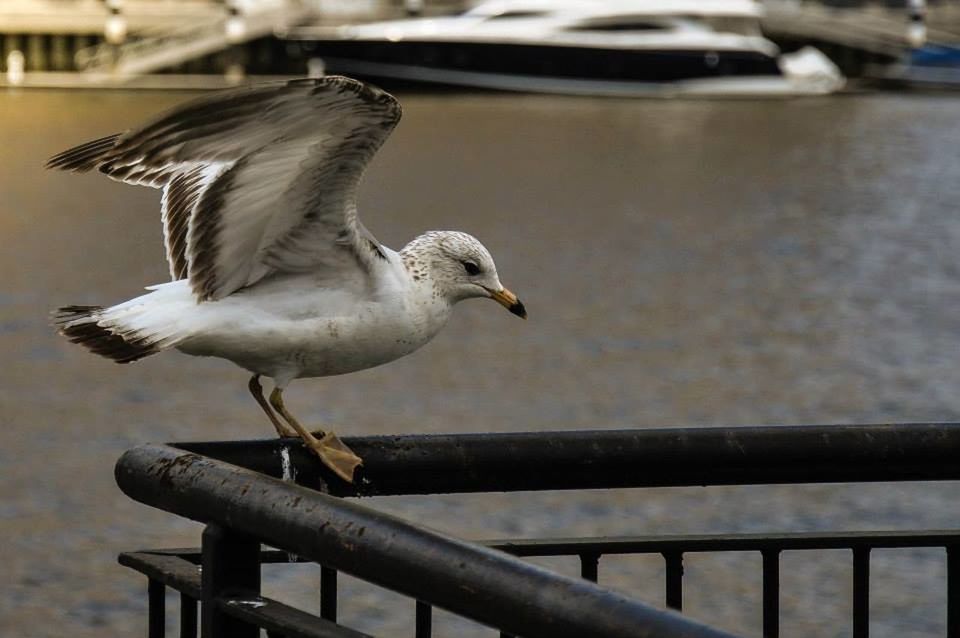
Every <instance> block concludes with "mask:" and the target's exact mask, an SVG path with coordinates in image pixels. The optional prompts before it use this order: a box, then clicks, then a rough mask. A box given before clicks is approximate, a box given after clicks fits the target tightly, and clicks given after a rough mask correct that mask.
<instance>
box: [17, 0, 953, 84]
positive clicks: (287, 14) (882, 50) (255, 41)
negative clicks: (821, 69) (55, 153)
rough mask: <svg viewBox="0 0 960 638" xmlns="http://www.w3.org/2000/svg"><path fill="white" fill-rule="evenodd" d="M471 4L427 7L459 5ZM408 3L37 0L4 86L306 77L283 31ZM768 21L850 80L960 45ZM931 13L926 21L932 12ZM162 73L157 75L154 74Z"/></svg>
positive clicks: (820, 21) (894, 31) (889, 31)
mask: <svg viewBox="0 0 960 638" xmlns="http://www.w3.org/2000/svg"><path fill="white" fill-rule="evenodd" d="M462 4H463V3H462V2H460V1H459V0H437V2H434V3H430V2H427V3H425V9H426V11H427V12H428V13H438V12H447V13H449V12H452V11H455V10H456V9H457V7H458V5H462ZM402 13H403V10H402V3H400V2H385V1H380V0H362V1H361V0H357V1H356V2H352V3H344V2H336V1H334V0H263V1H261V2H242V1H241V0H222V1H219V2H214V1H211V0H177V1H176V2H155V1H153V0H106V1H104V0H70V1H69V2H66V1H65V0H27V1H26V2H18V3H5V4H4V5H2V6H0V86H2V85H24V86H76V87H96V86H109V85H121V86H129V87H133V86H137V87H150V86H163V87H170V86H183V87H185V88H199V87H211V86H219V85H223V84H228V85H229V84H235V83H237V82H239V81H241V80H242V79H243V77H244V76H245V75H246V74H248V73H249V74H255V75H290V74H292V75H303V74H305V73H307V71H308V70H307V69H306V68H305V66H304V64H305V63H304V61H303V60H291V59H290V58H289V56H288V55H287V53H286V51H285V49H284V46H283V43H282V42H281V41H280V40H279V39H278V38H276V37H274V34H275V33H279V32H283V31H286V30H289V29H290V28H292V27H297V26H303V25H311V26H316V25H332V24H342V23H344V22H358V21H364V20H371V19H384V18H389V17H400V15H402ZM764 13H765V15H764V18H763V20H762V22H761V27H762V30H763V33H764V35H765V36H767V37H768V38H770V39H771V40H773V41H774V42H776V43H777V44H778V45H779V46H780V47H781V48H782V49H783V50H784V51H793V50H797V49H800V48H802V47H804V46H813V47H816V48H818V49H820V50H821V51H822V52H823V53H825V54H826V55H827V56H828V57H830V58H831V59H832V60H833V62H834V63H835V64H837V66H838V67H840V69H841V71H842V72H843V73H844V75H846V76H847V77H851V78H857V77H862V76H865V75H869V74H871V73H875V72H876V70H877V69H878V68H879V69H884V68H885V67H893V66H894V65H897V64H898V63H900V62H902V61H903V60H905V59H906V58H907V57H908V56H909V53H910V51H911V50H913V49H914V48H915V47H916V46H918V42H919V39H918V35H922V38H923V40H924V41H926V42H930V43H933V44H955V43H957V42H960V9H954V8H952V7H949V6H939V5H933V6H931V7H930V8H929V9H927V10H925V11H924V12H920V13H918V12H917V11H916V10H914V11H913V12H912V13H911V11H909V10H908V8H907V6H906V4H905V6H904V7H902V8H889V7H882V6H879V5H877V4H864V5H861V6H854V7H843V8H838V7H834V6H829V5H826V4H822V3H814V2H799V1H791V0H768V1H767V2H765V3H764ZM924 15H926V16H927V17H928V18H929V19H928V20H926V21H924V20H923V16H924ZM158 73H160V74H163V77H162V78H151V77H149V76H151V75H153V74H158Z"/></svg>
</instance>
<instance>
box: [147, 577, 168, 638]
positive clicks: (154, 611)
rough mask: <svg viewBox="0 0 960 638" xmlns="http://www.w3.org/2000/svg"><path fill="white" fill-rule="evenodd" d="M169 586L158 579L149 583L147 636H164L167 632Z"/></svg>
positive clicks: (161, 637) (155, 637)
mask: <svg viewBox="0 0 960 638" xmlns="http://www.w3.org/2000/svg"><path fill="white" fill-rule="evenodd" d="M166 594H167V588H166V586H165V585H164V584H163V583H161V582H160V581H158V580H153V579H152V578H151V579H150V582H149V583H148V584H147V636H148V637H149V638H163V636H164V634H166V633H167V628H166V624H167V605H166V598H167V595H166Z"/></svg>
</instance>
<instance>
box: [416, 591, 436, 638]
mask: <svg viewBox="0 0 960 638" xmlns="http://www.w3.org/2000/svg"><path fill="white" fill-rule="evenodd" d="M432 635H433V607H431V606H430V605H429V604H428V603H424V602H421V601H419V600H418V601H417V610H416V628H415V632H414V636H416V638H430V636H432Z"/></svg>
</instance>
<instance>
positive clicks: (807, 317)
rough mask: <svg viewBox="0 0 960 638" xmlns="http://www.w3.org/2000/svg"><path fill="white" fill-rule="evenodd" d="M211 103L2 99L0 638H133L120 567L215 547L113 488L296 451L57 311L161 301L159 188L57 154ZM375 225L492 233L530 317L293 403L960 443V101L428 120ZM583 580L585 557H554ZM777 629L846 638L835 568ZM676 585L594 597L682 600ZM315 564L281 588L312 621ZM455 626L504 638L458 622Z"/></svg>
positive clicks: (624, 569)
mask: <svg viewBox="0 0 960 638" xmlns="http://www.w3.org/2000/svg"><path fill="white" fill-rule="evenodd" d="M186 97H188V94H184V93H173V92H171V93H167V94H161V93H128V92H103V93H99V92H92V91H91V92H68V91H62V92H61V91H35V92H31V91H22V92H6V93H0V122H2V124H0V158H2V166H3V171H2V173H0V195H2V196H0V237H2V240H3V249H2V251H0V272H2V273H3V280H2V285H0V357H2V360H3V362H4V365H3V366H2V367H0V425H2V427H0V467H2V471H0V529H2V532H3V539H4V541H3V543H2V544H0V563H2V564H3V572H4V577H3V578H2V584H0V634H2V635H4V636H26V635H29V636H31V637H32V638H41V637H45V636H51V637H53V636H57V637H59V636H64V635H70V636H76V637H93V636H97V637H100V636H120V635H142V633H143V632H144V627H145V613H144V612H145V600H146V596H145V586H144V582H143V581H142V578H141V577H140V576H138V575H136V574H133V573H132V572H129V571H127V570H125V569H124V568H121V567H119V566H117V564H116V561H115V557H116V554H117V553H118V552H119V551H122V550H129V549H136V548H143V547H164V546H169V547H177V546H189V545H195V544H197V543H198V542H199V527H198V526H196V525H194V524H193V523H189V522H185V521H179V520H177V519H174V518H173V517H170V516H167V515H164V514H161V513H160V512H158V511H154V510H151V509H148V508H146V507H143V506H140V505H137V504H135V503H133V502H131V501H130V500H128V499H127V498H126V497H124V496H123V495H122V494H121V493H120V492H119V490H117V488H116V487H115V486H114V483H113V476H112V467H113V463H114V461H115V460H116V458H117V457H118V456H119V454H120V453H121V452H122V451H123V450H124V449H127V448H129V447H132V446H134V445H136V444H138V443H141V442H145V441H171V440H189V439H203V440H210V439H242V438H256V437H263V436H267V435H269V434H271V433H272V431H273V430H272V428H271V427H270V426H269V424H268V423H267V422H266V421H265V420H264V418H263V416H262V414H261V413H260V412H259V410H258V409H257V407H256V406H255V405H254V404H253V402H252V400H251V399H250V398H249V397H248V396H247V394H246V387H245V383H246V374H245V373H244V372H242V371H241V370H239V369H237V368H234V367H233V366H232V365H231V364H228V363H225V362H220V361H216V360H198V359H191V358H189V357H186V356H184V355H180V354H176V353H168V354H164V355H161V356H157V357H154V358H150V359H148V360H146V361H143V362H141V363H138V364H137V365H133V366H117V365H114V364H112V363H109V362H107V361H104V360H101V359H98V358H95V357H92V356H90V355H88V354H87V353H85V352H83V351H82V350H80V349H78V348H76V347H74V346H71V345H70V344H68V343H65V342H64V341H62V340H60V339H58V338H57V337H55V335H53V333H52V331H51V329H50V328H49V327H48V326H47V319H46V315H47V312H48V310H49V309H50V308H52V307H55V306H57V305H60V304H65V303H111V302H116V301H119V300H122V299H124V298H126V297H128V296H132V295H134V294H136V293H137V291H138V290H139V289H140V288H141V287H142V286H144V285H146V284H151V283H157V282H160V281H163V280H164V278H165V273H166V269H165V266H164V264H163V256H162V248H161V243H160V235H159V221H158V217H159V215H158V199H159V198H158V194H157V193H156V192H155V191H150V190H148V189H138V188H133V187H129V186H125V185H122V184H115V183H112V182H109V181H108V180H106V179H104V178H102V177H100V176H96V175H87V176H75V175H64V174H52V173H45V172H43V171H42V170H41V164H42V162H43V160H44V159H45V158H46V157H47V156H49V155H51V154H53V153H55V152H57V151H60V150H62V149H64V148H66V147H68V146H71V145H73V144H77V143H80V142H83V141H86V140H88V139H92V138H94V137H97V136H101V135H105V134H108V133H112V132H114V131H116V130H119V129H122V128H125V127H126V126H128V125H131V124H134V123H136V122H138V121H139V120H141V119H142V118H144V117H145V116H147V115H149V114H151V113H153V112H155V111H157V110H158V109H161V108H163V107H166V106H169V105H172V104H174V103H176V102H178V101H181V100H183V99H185V98H186ZM401 97H402V98H403V103H404V108H405V116H404V120H403V122H402V123H401V125H400V127H399V128H398V130H397V131H396V133H395V134H394V136H393V138H392V139H391V140H390V142H389V143H388V144H387V146H386V147H385V148H384V150H383V151H382V153H381V155H380V156H379V157H378V159H377V160H376V162H375V163H374V165H373V166H372V167H371V169H370V171H369V173H368V178H367V180H366V182H365V184H364V187H363V194H362V215H363V217H364V220H365V222H366V224H367V225H368V226H369V227H370V228H371V229H372V230H373V232H374V233H375V234H376V235H377V236H378V237H379V238H380V239H381V240H382V241H384V242H385V243H387V244H388V245H390V246H393V247H395V248H399V247H401V246H402V245H403V244H404V243H405V242H406V241H408V240H409V239H410V238H412V237H413V236H414V235H415V234H417V233H419V232H420V231H422V230H426V229H433V228H455V229H462V230H466V231H469V232H472V233H474V234H476V235H477V236H478V237H480V238H481V239H482V240H483V241H484V242H485V243H486V245H487V246H488V247H489V248H490V250H491V251H492V253H493V254H494V256H495V257H496V259H497V262H498V268H499V271H500V274H501V278H502V279H503V281H504V282H505V283H506V284H507V286H508V287H510V288H512V289H514V290H515V291H517V292H518V293H519V294H520V295H521V297H522V298H523V299H524V301H525V302H526V304H527V307H528V309H529V311H530V321H528V322H521V321H518V320H516V318H515V317H513V316H511V315H509V314H508V313H506V312H503V311H502V309H501V308H500V307H499V306H496V305H495V304H492V303H489V302H481V301H474V302H470V303H467V304H463V305H462V306H461V307H459V308H458V309H457V312H456V313H455V316H454V319H453V321H451V324H450V326H448V328H447V329H446V330H445V331H444V332H443V333H442V334H441V335H440V336H439V337H438V338H437V339H436V340H435V341H434V342H433V343H432V344H430V345H428V346H427V347H426V348H424V349H423V350H421V351H420V352H418V353H416V354H414V355H412V356H410V357H408V358H406V359H404V360H401V361H398V362H395V363H392V364H390V365H387V366H385V367H382V368H379V369H375V370H369V371H366V372H362V373H357V374H354V375H350V376H346V377H340V378H333V379H321V380H306V381H300V382H297V383H295V384H294V386H293V388H292V389H291V390H290V391H289V392H288V394H287V397H288V404H289V405H290V407H291V408H292V409H293V410H295V411H296V412H298V413H299V414H300V415H302V418H303V419H304V420H305V421H308V422H325V423H335V424H338V428H339V430H340V432H341V433H350V434H380V433H395V432H396V433H402V432H446V431H464V432H466V431H489V430H498V431H519V430H538V429H572V428H616V427H647V426H661V425H711V424H717V425H719V424H794V423H814V422H815V423H830V422H837V423H856V422H878V421H925V420H958V419H960V391H958V390H960V367H958V366H957V359H958V356H957V355H958V349H957V344H958V343H960V313H958V309H960V278H958V274H960V272H958V270H960V258H958V252H960V250H958V249H960V221H958V215H957V207H958V206H957V202H958V201H960V160H958V154H960V153H958V150H957V149H958V148H960V118H958V114H960V99H958V98H952V97H944V96H917V95H913V96H896V95H873V96H841V97H829V98H818V99H808V100H801V101H794V102H788V101H766V102H753V101H716V102H712V101H690V102H653V101H628V100H615V99H602V100H594V99H561V98H550V97H518V96H500V95H480V96H471V95H414V94H411V95H403V96H401ZM956 493H957V485H956V484H936V485H924V484H905V485H898V486H889V485H868V486H861V487H854V486H847V485H828V486H801V487H752V488H750V487H730V488H712V489H693V488H690V489H657V490H614V491H609V492H590V493H584V494H567V493H562V494H561V493H545V494H533V495H474V496H456V497H430V498H421V497H417V498H392V499H377V500H374V501H367V503H368V504H372V505H375V506H377V507H381V508H384V509H387V510H389V511H392V512H394V513H397V514H399V515H401V516H405V517H408V518H412V519H416V520H421V521H426V522H428V523H429V524H431V525H432V526H434V527H436V528H440V529H443V530H447V531H451V532H453V533H456V534H462V535H465V536H469V537H504V536H534V535H543V536H576V535H590V534H642V533H667V532H669V533H674V532H735V531H787V530H826V529H898V528H955V527H957V526H958V514H960V505H958V501H957V498H956ZM543 563H544V564H546V565H549V566H551V567H555V568H557V569H560V570H561V571H565V572H568V573H574V572H575V571H576V566H575V565H574V564H573V562H572V561H571V562H569V563H567V562H564V561H543ZM783 573H784V585H783V624H782V626H783V635H785V636H797V637H801V636H809V635H818V636H846V635H848V634H849V631H850V627H849V620H848V619H849V613H850V593H849V592H850V588H849V585H848V583H849V578H850V566H849V561H848V557H846V556H845V555H843V554H842V553H837V554H835V553H829V552H827V553H823V554H819V555H813V556H812V555H809V554H805V555H802V556H798V555H795V554H790V553H787V554H785V555H784V566H783ZM873 574H874V588H875V596H874V600H873V607H872V610H873V619H874V620H873V627H872V629H873V632H874V633H873V635H877V636H938V635H942V634H943V632H944V630H945V627H944V620H945V612H944V603H945V594H944V588H943V586H944V579H945V566H944V559H943V556H942V553H940V552H937V551H935V550H929V551H927V550H923V551H920V550H914V551H890V552H877V553H876V554H875V556H874V562H873ZM687 576H688V580H687V588H686V603H687V605H686V606H687V610H688V611H689V613H690V614H692V615H694V616H695V617H698V618H701V619H703V620H707V621H710V622H714V623H716V624H718V625H720V626H722V627H724V628H727V629H730V630H734V631H739V632H742V633H744V634H746V635H753V636H757V635H759V633H760V631H759V617H760V597H759V596H760V595H759V583H760V559H759V556H751V555H741V554H734V555H728V556H702V557H701V556H694V557H692V558H691V559H690V560H689V561H688V565H687ZM661 579H662V568H661V564H660V562H659V561H658V560H653V559H649V560H648V559H641V558H630V559H624V560H620V559H617V560H609V561H605V562H602V563H601V580H602V581H604V582H606V583H608V584H611V585H614V586H616V587H619V588H621V589H624V590H626V591H628V592H631V593H633V594H635V595H637V596H640V597H643V598H645V599H647V600H649V601H651V602H653V603H655V604H660V603H661V601H662V585H661V582H662V580H661ZM318 582H319V578H318V574H317V573H316V571H315V570H314V569H313V568H312V567H311V566H297V567H294V568H291V570H280V569H278V568H270V569H268V570H267V572H266V583H267V589H268V591H269V592H270V593H273V594H276V595H277V596H279V597H282V598H284V599H285V600H289V601H292V602H294V603H296V604H300V605H305V606H312V607H313V608H316V607H317V605H318V598H317V595H316V588H317V584H318ZM342 591H343V593H344V599H343V600H342V602H341V617H342V619H343V620H344V621H345V622H346V623H347V624H351V625H353V626H355V627H357V628H360V629H363V630H366V631H369V632H372V633H375V634H378V635H383V636H393V635H411V634H412V630H411V629H410V628H411V625H412V605H411V604H408V603H406V602H404V601H401V600H400V599H399V598H397V597H394V596H393V595H389V594H383V593H381V592H379V591H378V590H376V589H373V588H369V587H366V586H363V585H360V584H358V583H356V582H355V581H350V580H349V579H346V580H345V582H344V583H343V585H342ZM437 625H438V632H437V634H438V635H441V636H475V635H476V636H480V635H493V634H492V633H490V632H489V631H486V630H481V629H479V628H477V627H475V626H473V625H466V624H462V623H458V622H456V621H454V620H451V619H449V618H448V617H447V616H441V617H439V618H438V619H437Z"/></svg>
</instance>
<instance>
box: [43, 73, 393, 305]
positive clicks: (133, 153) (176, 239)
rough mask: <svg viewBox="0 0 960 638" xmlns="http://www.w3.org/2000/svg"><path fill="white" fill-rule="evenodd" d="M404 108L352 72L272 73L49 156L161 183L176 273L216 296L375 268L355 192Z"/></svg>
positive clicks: (55, 163) (376, 247)
mask: <svg viewBox="0 0 960 638" xmlns="http://www.w3.org/2000/svg"><path fill="white" fill-rule="evenodd" d="M400 113H401V111H400V105H399V104H398V103H397V101H396V100H395V99H394V98H393V97H392V96H391V95H389V94H388V93H385V92H383V91H381V90H379V89H376V88H374V87H371V86H369V85H366V84H363V83H361V82H358V81H356V80H352V79H350V78H345V77H338V76H329V77H325V78H322V79H318V80H294V81H291V82H286V83H271V84H265V85H260V86H254V87H251V88H244V89H235V90H228V91H222V92H218V93H214V94H212V95H209V96H205V97H202V98H200V99H197V100H193V101H191V102H188V103H186V104H184V105H181V106H179V107H177V108H175V109H173V110H172V111H170V112H168V113H166V114H164V115H162V116H160V117H158V118H157V119H155V120H153V121H152V122H150V123H148V124H146V125H145V126H142V127H140V128H139V129H134V130H130V131H128V132H126V133H122V134H120V135H112V136H109V137H104V138H101V139H99V140H95V141H93V142H89V143H87V144H84V145H82V146H78V147H76V148H73V149H71V150H68V151H65V152H63V153H60V154H59V155H56V156H54V157H52V158H51V159H50V160H49V161H48V162H47V166H48V167H50V168H60V169H64V170H71V171H77V172H84V171H89V170H92V169H97V170H99V171H101V172H102V173H105V174H106V175H108V176H109V177H111V178H113V179H116V180H119V181H123V182H127V183H131V184H141V185H146V186H152V187H154V188H162V189H163V197H162V218H163V229H164V244H165V246H166V251H167V260H168V262H169V264H170V274H171V276H172V277H173V278H174V279H182V278H185V277H186V278H189V280H190V284H191V286H192V288H193V291H194V294H195V295H196V296H197V298H198V299H199V300H201V301H203V300H208V299H219V298H222V297H225V296H227V295H229V294H230V293H232V292H234V291H235V290H238V289H240V288H243V287H244V286H249V285H251V284H253V283H255V282H256V281H258V280H260V279H262V278H263V277H265V276H267V275H269V274H271V273H274V272H293V271H304V270H316V269H323V268H332V269H341V270H345V271H349V270H351V269H352V270H359V271H362V274H367V273H368V272H369V270H370V268H372V267H373V264H374V263H375V262H376V260H378V259H382V258H383V252H382V248H381V246H380V244H379V242H377V240H376V239H375V238H374V237H373V235H371V234H370V232H369V231H367V230H366V228H364V227H363V225H362V224H361V223H360V221H359V220H358V218H357V212H356V195H357V187H358V185H359V182H360V179H361V177H362V176H363V172H364V170H365V169H366V166H367V163H368V162H369V161H370V159H371V158H372V157H373V155H374V154H375V153H376V151H377V149H379V148H380V146H381V145H382V144H383V142H384V140H386V138H387V137H388V136H389V135H390V132H391V131H392V130H393V128H394V126H396V124H397V122H398V121H399V120H400ZM350 274H351V273H349V272H344V273H341V274H340V276H341V277H342V278H344V279H347V278H348V277H349V275H350ZM354 274H359V273H354Z"/></svg>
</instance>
